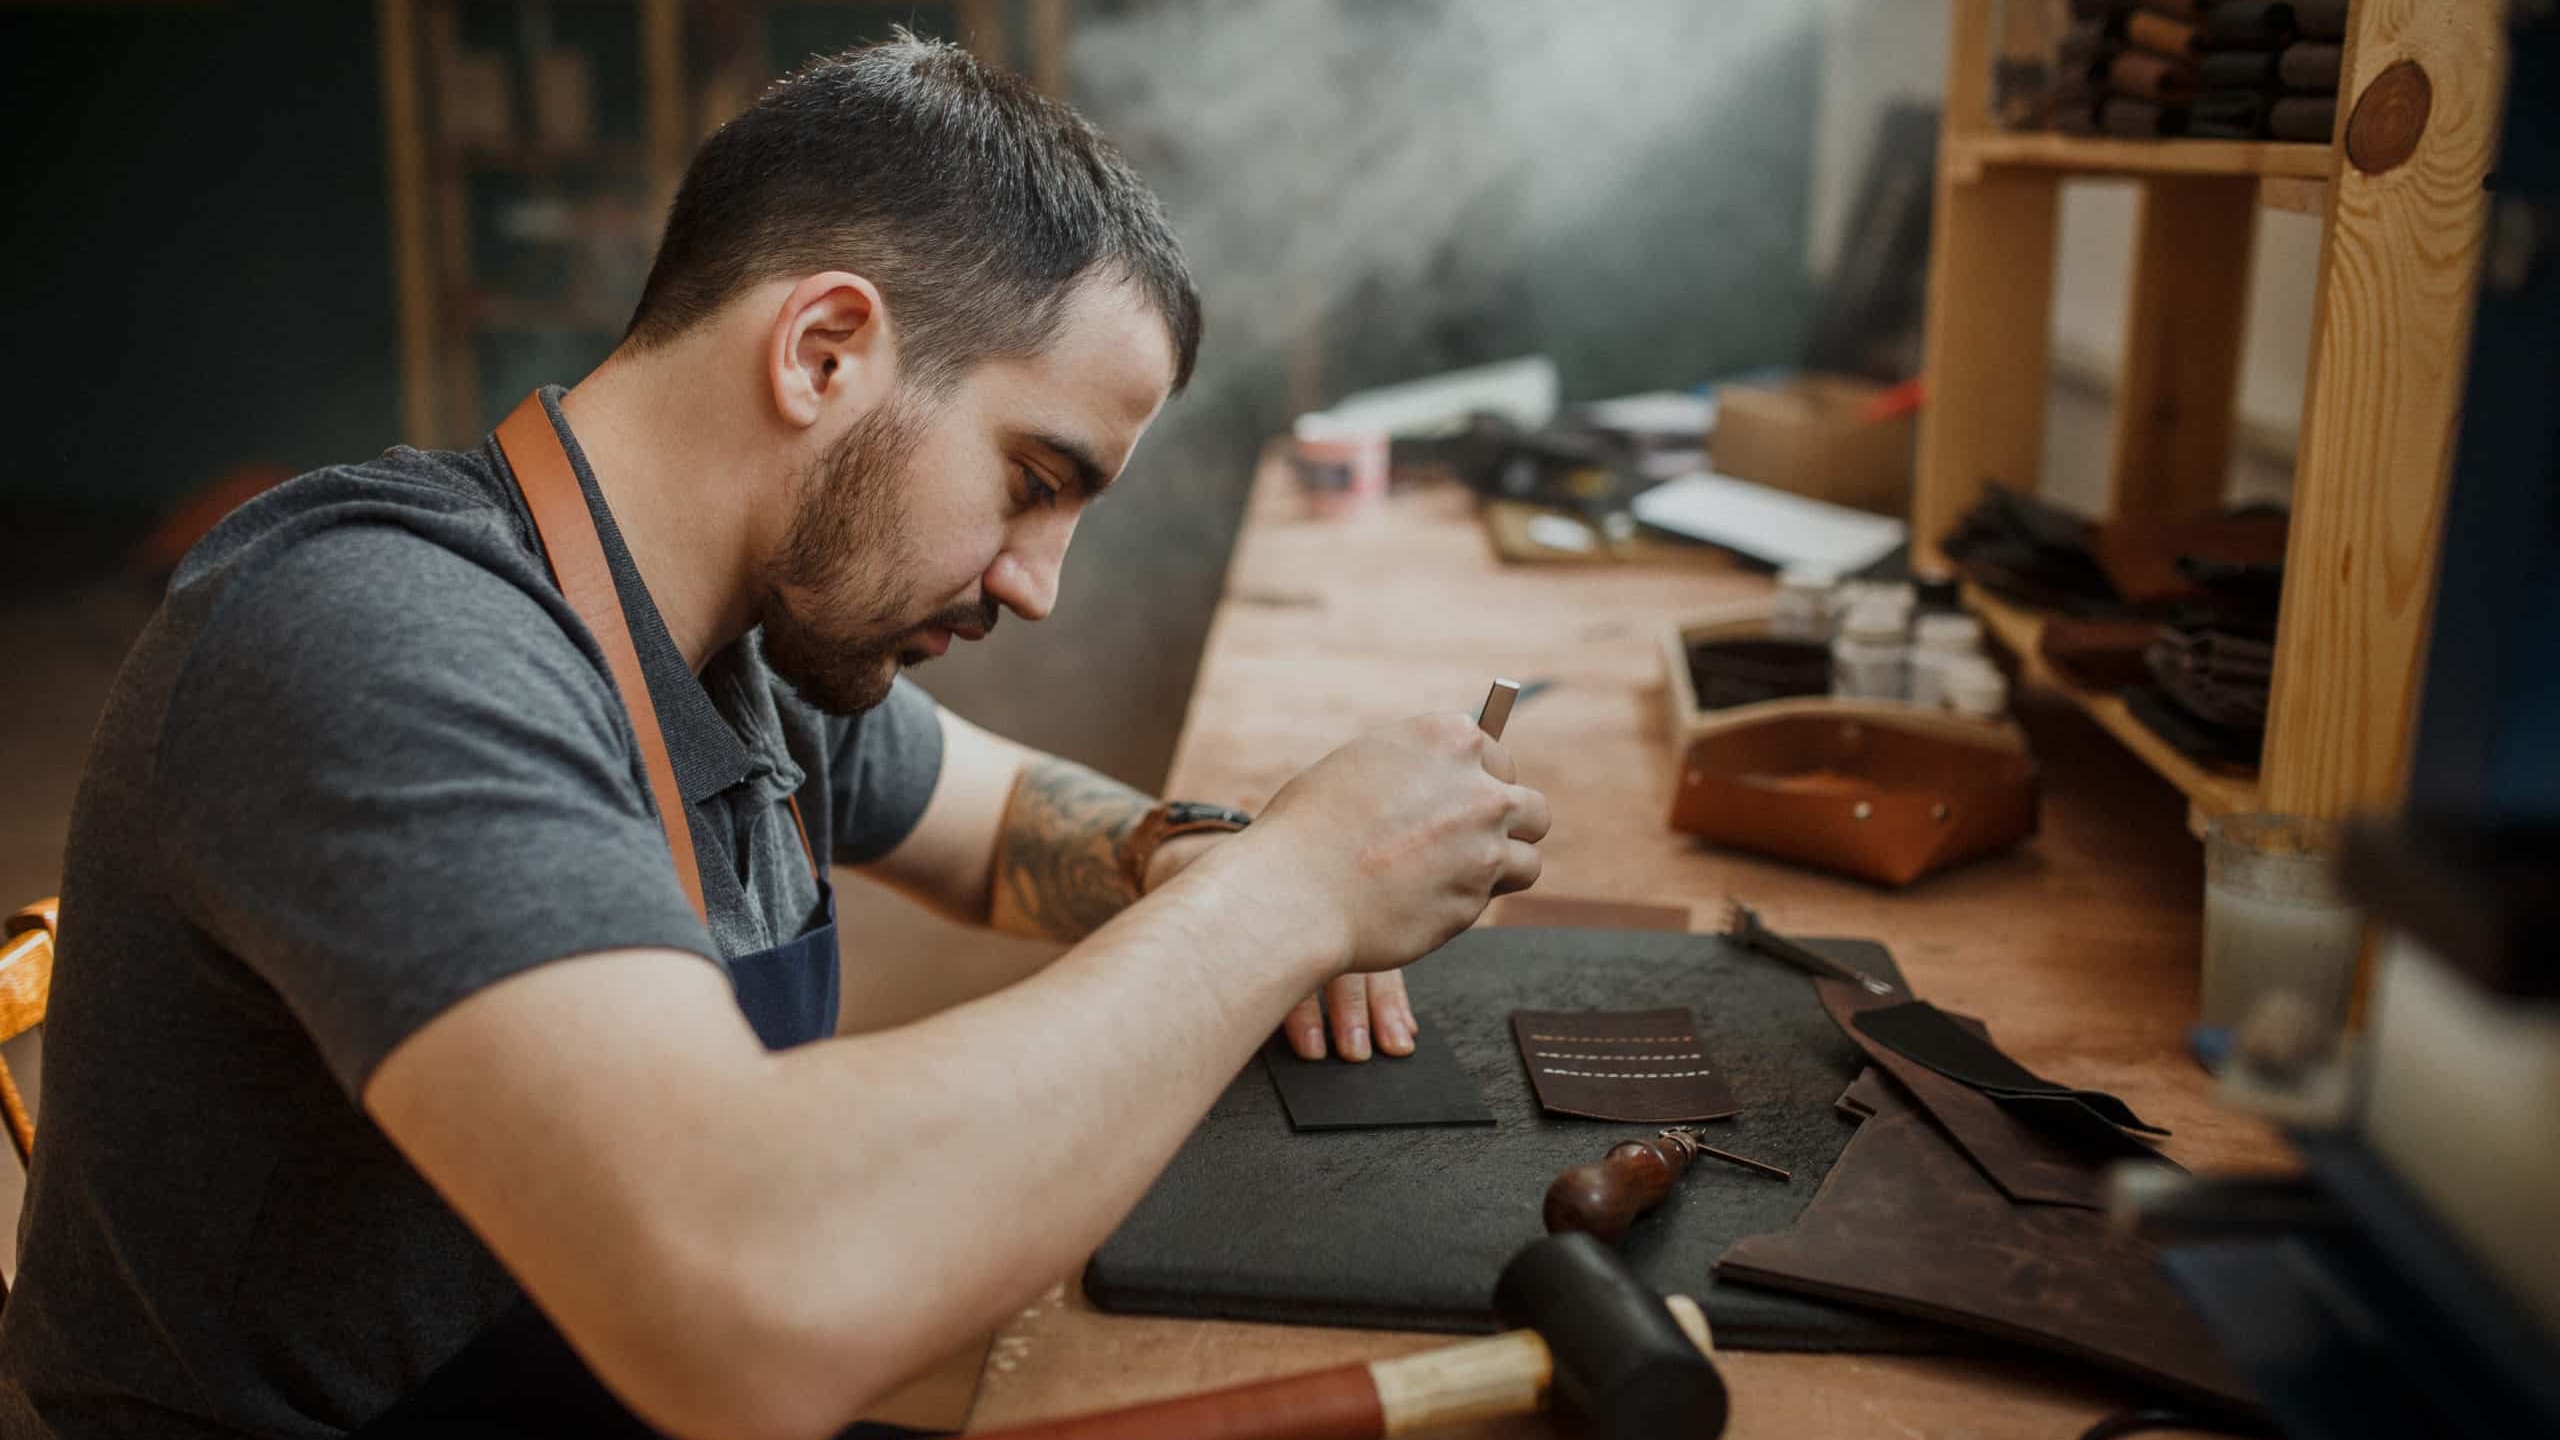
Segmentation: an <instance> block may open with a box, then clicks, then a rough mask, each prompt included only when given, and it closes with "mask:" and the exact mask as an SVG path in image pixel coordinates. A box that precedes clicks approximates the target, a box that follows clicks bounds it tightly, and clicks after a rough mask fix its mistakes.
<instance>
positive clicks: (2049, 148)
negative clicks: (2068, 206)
mask: <svg viewBox="0 0 2560 1440" xmlns="http://www.w3.org/2000/svg"><path fill="white" fill-rule="evenodd" d="M1947 141H1948V152H1947V153H1948V159H1949V160H1950V161H1951V162H1952V163H1953V164H1955V165H1956V166H1957V167H1958V169H1959V171H1960V172H1961V173H1971V172H1975V171H1979V170H1982V169H1985V168H2023V169H2035V170H2059V171H2064V172H2067V173H2070V174H2074V175H2260V176H2281V177H2285V178H2290V179H2297V180H2325V179H2327V178H2328V177H2329V169H2330V165H2331V160H2332V157H2331V154H2330V151H2329V147H2328V146H2326V145H2314V144H2309V143H2298V142H2289V141H2283V142H2280V141H2260V140H2120V139H2114V138H2110V137H2100V136H2086V135H2056V134H2051V133H2046V132H2038V131H2020V130H2003V131H1992V132H1987V133H1982V134H1971V135H1961V134H1960V135H1949V136H1948V137H1947Z"/></svg>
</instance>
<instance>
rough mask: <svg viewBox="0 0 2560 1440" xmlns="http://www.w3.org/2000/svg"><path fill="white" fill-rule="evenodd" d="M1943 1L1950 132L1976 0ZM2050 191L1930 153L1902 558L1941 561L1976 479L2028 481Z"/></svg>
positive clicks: (2037, 179)
mask: <svg viewBox="0 0 2560 1440" xmlns="http://www.w3.org/2000/svg"><path fill="white" fill-rule="evenodd" d="M1955 10H1956V20H1955V30H1954V43H1953V45H1952V46H1950V47H1949V48H1950V55H1949V58H1948V68H1947V109H1946V122H1945V134H1946V135H1947V136H1948V137H1949V138H1951V139H1952V138H1955V137H1958V136H1964V135H1971V134H1976V133H1980V132H1981V131H1983V130H1985V129H1987V128H1988V127H1989V125H1990V112H1989V110H1988V109H1987V108H1986V107H1987V106H1988V104H1989V100H1988V85H1989V74H1990V70H1989V65H1990V60H1989V58H1988V44H1989V35H1990V0H1956V5H1955ZM2060 196H2061V182H2060V181H2059V180H2058V179H2057V178H2056V176H2055V174H2054V173H2052V172H2049V171H2041V170H2025V169H2004V168H1993V167H1984V166H1978V165H1973V164H1970V163H1968V157H1967V156H1965V155H1964V154H1963V153H1962V151H1961V149H1960V148H1958V147H1956V146H1952V145H1951V146H1948V147H1946V148H1945V149H1944V151H1943V152H1942V153H1941V154H1940V155H1939V157H1938V191H1937V213H1936V216H1935V218H1934V220H1933V221H1932V224H1931V230H1932V235H1931V239H1930V247H1929V317H1928V325H1929V332H1928V342H1927V347H1926V353H1925V357H1924V359H1923V361H1922V364H1923V366H1924V367H1925V373H1926V374H1927V375H1928V377H1929V399H1928V404H1927V405H1926V407H1925V408H1923V409H1922V411H1921V415H1920V451H1919V459H1918V472H1917V476H1916V479H1915V483H1914V484H1913V486H1912V497H1911V525H1912V535H1911V545H1912V556H1913V558H1914V559H1915V560H1922V561H1937V560H1940V559H1942V558H1943V557H1942V555H1941V553H1940V551H1939V549H1938V541H1939V540H1940V539H1941V538H1943V537H1944V536H1945V535H1946V533H1947V531H1948V530H1950V529H1952V528H1953V527H1954V525H1955V522H1956V520H1957V518H1958V517H1959V516H1961V515H1963V514H1964V512H1965V511H1967V510H1969V509H1971V508H1972V507H1973V504H1974V502H1975V501H1977V500H1979V499H1980V498H1981V496H1982V487H1983V483H1984V482H1985V481H1987V480H1999V481H2001V482H2002V483H2004V484H2008V485H2012V486H2016V487H2018V488H2021V489H2028V490H2032V489H2033V488H2035V484H2036V479H2037V471H2038V469H2039V468H2040V466H2041V465H2042V462H2043V449H2044V408H2045V353H2046V349H2047V339H2048V332H2049V322H2048V314H2049V312H2050V310H2051V307H2052V301H2053V244H2054V231H2055V228H2056V225H2057V223H2058V217H2059V215H2060V209H2061V207H2060Z"/></svg>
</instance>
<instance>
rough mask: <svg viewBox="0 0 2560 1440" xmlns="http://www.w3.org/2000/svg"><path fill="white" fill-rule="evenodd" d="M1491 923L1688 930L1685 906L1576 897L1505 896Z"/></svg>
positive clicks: (1497, 904) (1558, 927) (1496, 906)
mask: <svg viewBox="0 0 2560 1440" xmlns="http://www.w3.org/2000/svg"><path fill="white" fill-rule="evenodd" d="M1493 923H1494V924H1496V925H1500V926H1505V927H1509V928H1515V929H1517V928H1538V929H1551V930H1665V931H1671V932H1674V933H1679V932H1683V931H1686V930H1687V929H1688V928H1689V907H1688V906H1686V905H1646V904H1641V903H1639V902H1636V901H1632V900H1586V899H1584V898H1582V897H1581V896H1578V895H1505V896H1503V897H1502V898H1501V899H1499V900H1496V901H1495V902H1493Z"/></svg>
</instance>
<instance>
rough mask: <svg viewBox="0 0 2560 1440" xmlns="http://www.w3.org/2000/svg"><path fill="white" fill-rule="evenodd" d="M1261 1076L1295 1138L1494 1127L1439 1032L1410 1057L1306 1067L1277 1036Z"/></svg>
mask: <svg viewBox="0 0 2560 1440" xmlns="http://www.w3.org/2000/svg"><path fill="white" fill-rule="evenodd" d="M1262 1064H1263V1068H1265V1069H1267V1070H1269V1071H1270V1072H1271V1083H1273V1084H1274V1085H1277V1086H1278V1087H1279V1088H1280V1103H1281V1104H1282V1105H1284V1106H1286V1107H1288V1111H1289V1125H1290V1128H1292V1129H1296V1130H1369V1129H1380V1128H1385V1127H1390V1126H1397V1125H1490V1124H1492V1123H1493V1112H1492V1111H1490V1110H1487V1109H1486V1108H1484V1097H1483V1096H1481V1095H1479V1094H1477V1093H1476V1082H1475V1081H1473V1080H1471V1079H1469V1078H1468V1077H1467V1072H1466V1071H1464V1070H1462V1069H1460V1068H1459V1067H1458V1061H1457V1058H1456V1057H1455V1056H1453V1055H1451V1054H1450V1053H1449V1042H1448V1041H1447V1040H1446V1039H1445V1038H1443V1037H1442V1036H1441V1034H1440V1031H1439V1028H1438V1027H1437V1026H1433V1025H1430V1024H1425V1025H1424V1026H1423V1029H1422V1033H1421V1034H1419V1035H1417V1036H1415V1037H1414V1041H1413V1053H1412V1054H1410V1055H1401V1056H1398V1055H1389V1054H1386V1053H1384V1052H1383V1051H1379V1052H1374V1053H1373V1054H1372V1055H1371V1058H1369V1059H1367V1060H1361V1061H1357V1062H1354V1061H1350V1060H1341V1059H1336V1058H1334V1057H1331V1056H1328V1057H1326V1058H1325V1059H1322V1060H1302V1059H1300V1058H1298V1055H1297V1053H1296V1052H1295V1051H1293V1050H1291V1049H1290V1048H1289V1042H1288V1041H1286V1040H1283V1039H1281V1038H1280V1037H1279V1036H1277V1035H1274V1036H1272V1037H1271V1043H1270V1044H1268V1045H1265V1046H1263V1047H1262Z"/></svg>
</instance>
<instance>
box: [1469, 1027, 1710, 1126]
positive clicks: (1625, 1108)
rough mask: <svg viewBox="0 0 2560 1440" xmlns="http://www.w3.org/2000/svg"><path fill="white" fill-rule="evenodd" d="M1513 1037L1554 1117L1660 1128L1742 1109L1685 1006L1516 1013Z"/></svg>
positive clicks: (1533, 1083)
mask: <svg viewBox="0 0 2560 1440" xmlns="http://www.w3.org/2000/svg"><path fill="white" fill-rule="evenodd" d="M1511 1038H1512V1040H1513V1041H1514V1042H1515V1043H1517V1044H1518V1045H1519V1047H1520V1063H1521V1064H1523V1065H1525V1066H1527V1067H1528V1070H1529V1084H1530V1086H1531V1087H1532V1088H1534V1089H1535V1090H1536V1091H1537V1092H1538V1106H1539V1108H1541V1109H1543V1110H1545V1111H1547V1112H1548V1113H1550V1114H1554V1115H1579V1116H1582V1117H1584V1118H1586V1119H1591V1120H1620V1121H1625V1122H1628V1123H1630V1124H1646V1125H1654V1124H1674V1123H1678V1122H1681V1121H1689V1120H1721V1119H1723V1118H1724V1117H1726V1116H1728V1115H1731V1114H1733V1113H1734V1112H1735V1110H1736V1109H1737V1108H1739V1107H1737V1106H1736V1105H1735V1104H1734V1103H1733V1091H1732V1089H1731V1087H1729V1086H1727V1085H1726V1084H1725V1080H1724V1076H1723V1075H1722V1074H1721V1073H1720V1072H1719V1071H1718V1070H1717V1069H1716V1066H1715V1063H1714V1061H1713V1060H1711V1059H1710V1058H1709V1057H1708V1055H1707V1051H1706V1046H1705V1045H1704V1044H1703V1043H1702V1042H1701V1041H1700V1040H1699V1038H1698V1019H1697V1016H1696V1015H1695V1014H1693V1013H1692V1012H1691V1011H1690V1010H1689V1008H1688V1007H1687V1006H1685V1005H1684V1006H1679V1007H1677V1008H1673V1009H1667V1010H1514V1011H1512V1012H1511Z"/></svg>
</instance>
